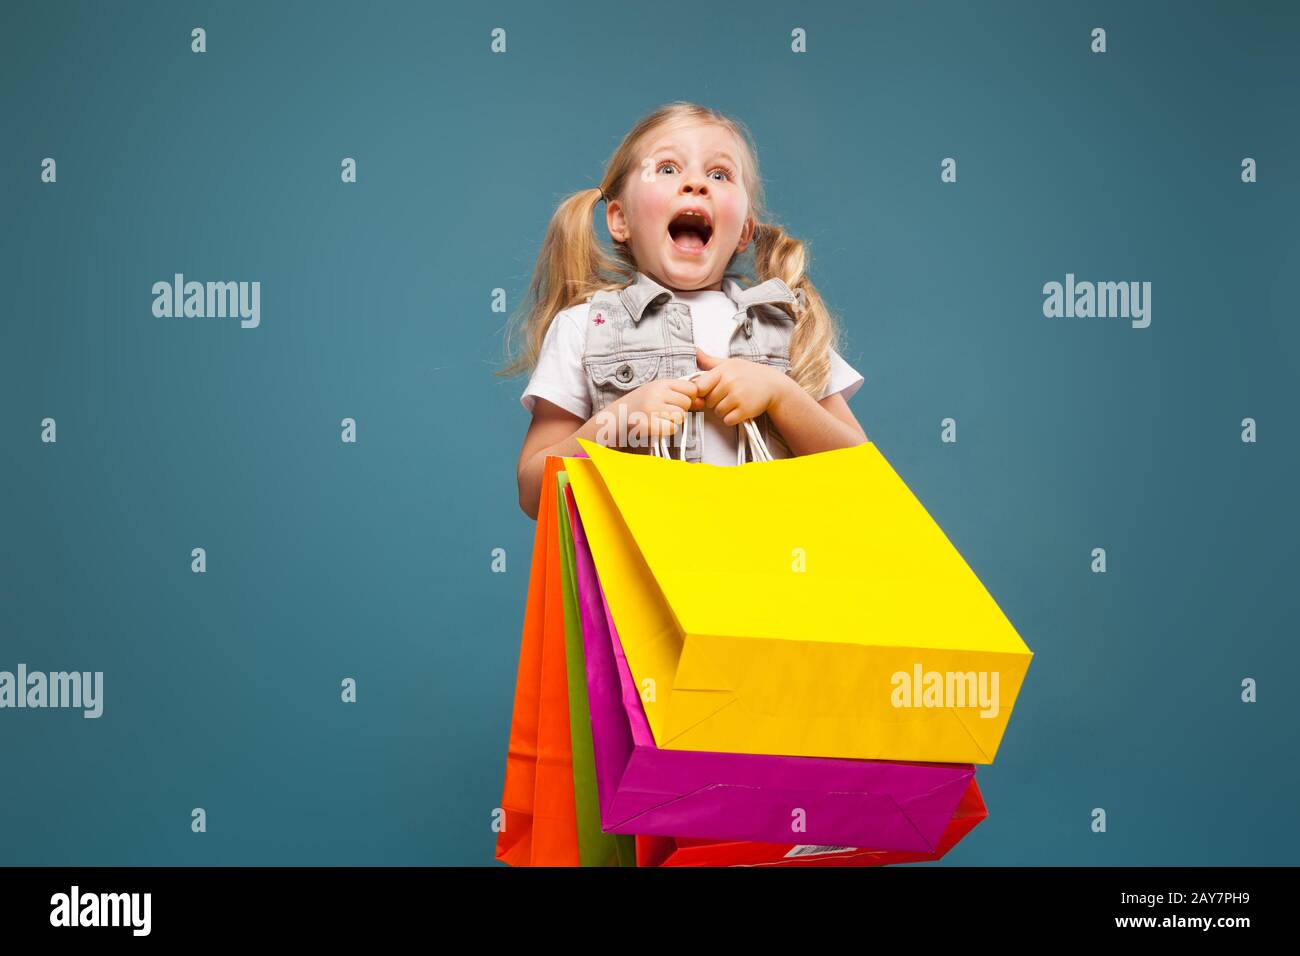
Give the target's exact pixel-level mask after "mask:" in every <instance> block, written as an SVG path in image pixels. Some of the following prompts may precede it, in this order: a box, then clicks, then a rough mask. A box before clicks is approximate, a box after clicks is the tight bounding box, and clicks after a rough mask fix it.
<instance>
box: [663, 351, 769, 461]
mask: <svg viewBox="0 0 1300 956" xmlns="http://www.w3.org/2000/svg"><path fill="white" fill-rule="evenodd" d="M702 374H703V372H702V371H700V372H694V373H692V374H691V375H688V376H687V377H686V381H688V382H689V381H690V380H691V379H693V378H695V376H696V375H702ZM703 414H704V412H703V411H702V410H701V411H698V412H687V413H686V417H685V418H684V419H683V420H682V441H681V451H680V452H679V454H678V456H677V457H678V460H679V461H685V460H686V443H687V440H688V439H689V437H690V433H691V417H692V416H702V415H703ZM700 425H701V421H700V418H698V417H697V418H696V420H695V427H696V431H697V432H699V434H700V435H701V437H702V436H703V435H704V430H703V428H701V427H700ZM746 439H748V444H749V457H750V460H752V461H774V460H775V459H773V458H772V452H771V451H770V450H769V449H768V447H767V443H766V442H765V441H763V435H762V433H761V432H759V430H758V426H757V425H756V424H754V420H753V419H752V418H749V419H746V420H745V421H743V422H741V423H740V425H739V426H738V428H737V432H736V464H737V465H743V464H744V463H745V445H746ZM650 454H652V455H654V456H655V457H656V458H672V457H673V456H672V452H671V451H670V450H669V448H668V436H667V435H660V436H659V437H658V439H656V440H655V441H652V442H651V443H650Z"/></svg>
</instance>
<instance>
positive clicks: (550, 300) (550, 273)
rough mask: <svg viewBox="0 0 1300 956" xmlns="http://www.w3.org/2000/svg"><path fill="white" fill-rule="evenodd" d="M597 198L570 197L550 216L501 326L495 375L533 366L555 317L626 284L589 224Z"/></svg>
mask: <svg viewBox="0 0 1300 956" xmlns="http://www.w3.org/2000/svg"><path fill="white" fill-rule="evenodd" d="M600 197H601V190H600V188H599V187H593V188H591V189H584V190H582V191H581V192H576V193H572V194H571V195H569V196H567V197H566V198H565V199H564V200H563V201H562V202H561V203H560V205H559V207H558V208H557V209H556V210H555V214H554V215H553V216H551V221H550V224H549V225H548V226H547V227H546V236H545V237H544V238H543V239H542V248H541V251H540V252H539V253H538V256H537V265H536V267H535V268H534V270H533V278H532V282H531V283H530V284H529V287H528V292H527V294H526V295H525V296H524V299H523V301H522V302H521V303H520V305H519V308H518V309H516V310H515V312H514V314H513V315H512V316H511V317H510V320H509V322H508V323H507V325H506V332H505V353H506V364H505V366H504V367H503V368H501V369H499V370H498V371H497V373H496V374H497V375H500V376H503V377H511V376H514V375H518V374H519V373H520V372H526V371H528V370H530V369H532V368H533V367H534V366H535V365H536V364H537V356H538V354H539V353H540V352H541V349H542V341H543V340H544V339H545V338H546V330H547V329H548V328H550V325H551V322H552V321H554V319H555V316H556V314H557V313H559V312H561V311H563V310H564V309H567V308H568V307H569V306H572V305H576V304H577V303H579V302H583V301H585V300H587V299H588V298H590V297H591V295H592V293H594V292H596V291H598V290H600V289H612V288H620V287H621V286H622V285H626V284H627V282H628V281H630V278H627V279H624V280H623V281H622V282H621V283H620V281H619V280H620V279H621V278H622V277H623V276H625V275H626V274H627V265H626V263H625V262H622V260H621V259H620V260H614V259H612V258H610V256H609V255H608V254H607V253H606V252H605V250H604V248H603V247H602V245H601V243H600V240H599V238H598V237H597V235H596V229H595V227H594V225H593V224H592V214H593V213H594V211H595V208H596V205H597V203H598V202H600Z"/></svg>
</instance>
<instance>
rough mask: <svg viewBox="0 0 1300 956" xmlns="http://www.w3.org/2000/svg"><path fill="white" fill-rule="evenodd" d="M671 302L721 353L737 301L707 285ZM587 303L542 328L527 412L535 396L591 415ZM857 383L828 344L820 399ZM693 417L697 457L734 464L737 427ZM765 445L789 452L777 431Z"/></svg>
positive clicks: (700, 342)
mask: <svg viewBox="0 0 1300 956" xmlns="http://www.w3.org/2000/svg"><path fill="white" fill-rule="evenodd" d="M673 301H675V302H683V303H685V304H686V305H687V306H689V307H690V310H691V326H692V331H693V332H694V335H695V344H696V345H697V346H698V347H699V348H701V349H703V350H704V351H705V352H707V353H708V354H710V355H715V356H717V357H718V358H726V357H727V348H728V345H729V343H730V342H731V334H732V332H734V331H735V329H736V322H735V315H736V305H735V303H734V302H732V301H731V299H730V298H729V297H728V296H727V294H726V293H725V292H715V291H712V290H704V291H699V292H674V293H673ZM589 307H590V303H588V302H580V303H578V304H577V305H574V306H570V307H569V308H567V309H564V310H563V311H561V312H558V313H556V316H555V319H554V321H552V322H551V325H550V328H548V329H547V330H546V336H545V338H544V339H543V340H542V348H541V352H540V353H539V354H538V358H537V367H536V368H535V369H534V370H533V374H532V377H531V378H529V380H528V386H527V387H526V388H525V389H524V393H523V395H521V396H520V397H519V401H520V403H521V404H522V405H523V406H524V408H526V409H527V410H528V411H529V412H532V410H533V400H534V398H535V397H536V398H544V399H546V400H547V401H548V402H551V403H553V404H555V405H558V406H559V407H560V408H563V409H564V410H565V411H569V412H572V413H573V414H575V415H577V416H578V417H579V418H581V419H582V420H583V421H586V420H587V419H589V418H591V415H592V407H591V398H590V396H589V395H588V394H587V373H586V371H585V370H584V369H583V367H582V353H583V351H584V347H585V345H586V338H587V310H588V308H589ZM862 383H863V377H862V376H861V375H860V374H859V373H858V371H857V370H856V369H855V368H853V366H851V365H849V363H848V362H846V361H844V359H843V358H842V357H841V356H840V354H839V353H838V352H836V351H835V350H834V349H832V350H831V374H830V381H829V383H828V384H827V386H826V391H825V392H824V393H823V394H822V395H821V398H825V397H826V396H827V395H834V394H835V393H836V392H842V393H843V395H844V399H845V400H846V401H847V400H848V399H849V398H851V397H852V396H853V394H854V393H855V392H856V391H857V390H858V389H859V388H861V387H862ZM698 420H702V421H703V425H704V428H703V442H702V445H701V448H700V460H701V461H704V462H707V463H709V464H714V465H734V464H735V463H736V442H737V440H738V437H739V432H740V429H739V428H735V427H729V426H727V425H724V424H722V419H721V418H720V417H719V416H718V415H716V414H714V411H713V409H711V408H706V409H704V414H703V415H702V416H700V419H698ZM693 424H694V422H692V425H693ZM769 450H770V451H771V452H772V457H774V458H789V457H790V450H789V449H788V448H786V447H785V445H784V443H783V442H781V441H780V440H779V439H778V438H776V436H772V441H771V442H769ZM674 454H676V452H675V451H674Z"/></svg>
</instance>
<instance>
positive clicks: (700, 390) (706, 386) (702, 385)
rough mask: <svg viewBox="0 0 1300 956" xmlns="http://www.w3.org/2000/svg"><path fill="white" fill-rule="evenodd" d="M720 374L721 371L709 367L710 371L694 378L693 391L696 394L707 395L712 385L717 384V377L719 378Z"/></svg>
mask: <svg viewBox="0 0 1300 956" xmlns="http://www.w3.org/2000/svg"><path fill="white" fill-rule="evenodd" d="M721 376H722V373H721V372H719V371H718V370H717V369H711V370H710V371H708V372H705V373H704V374H703V375H701V376H700V377H699V378H697V379H695V382H694V385H695V393H696V394H697V395H707V394H708V393H709V391H710V390H711V389H712V388H713V386H715V385H717V384H718V379H719V378H721Z"/></svg>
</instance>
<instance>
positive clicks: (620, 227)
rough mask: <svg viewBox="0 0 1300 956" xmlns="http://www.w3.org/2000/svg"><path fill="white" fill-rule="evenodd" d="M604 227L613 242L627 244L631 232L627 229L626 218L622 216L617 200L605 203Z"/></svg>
mask: <svg viewBox="0 0 1300 956" xmlns="http://www.w3.org/2000/svg"><path fill="white" fill-rule="evenodd" d="M605 227H606V228H607V229H609V236H610V238H611V239H613V240H614V241H615V242H627V240H628V237H629V236H631V234H632V230H630V229H628V227H627V216H625V215H624V214H623V204H622V203H621V202H619V201H618V200H617V199H611V200H609V201H608V202H607V203H605Z"/></svg>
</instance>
